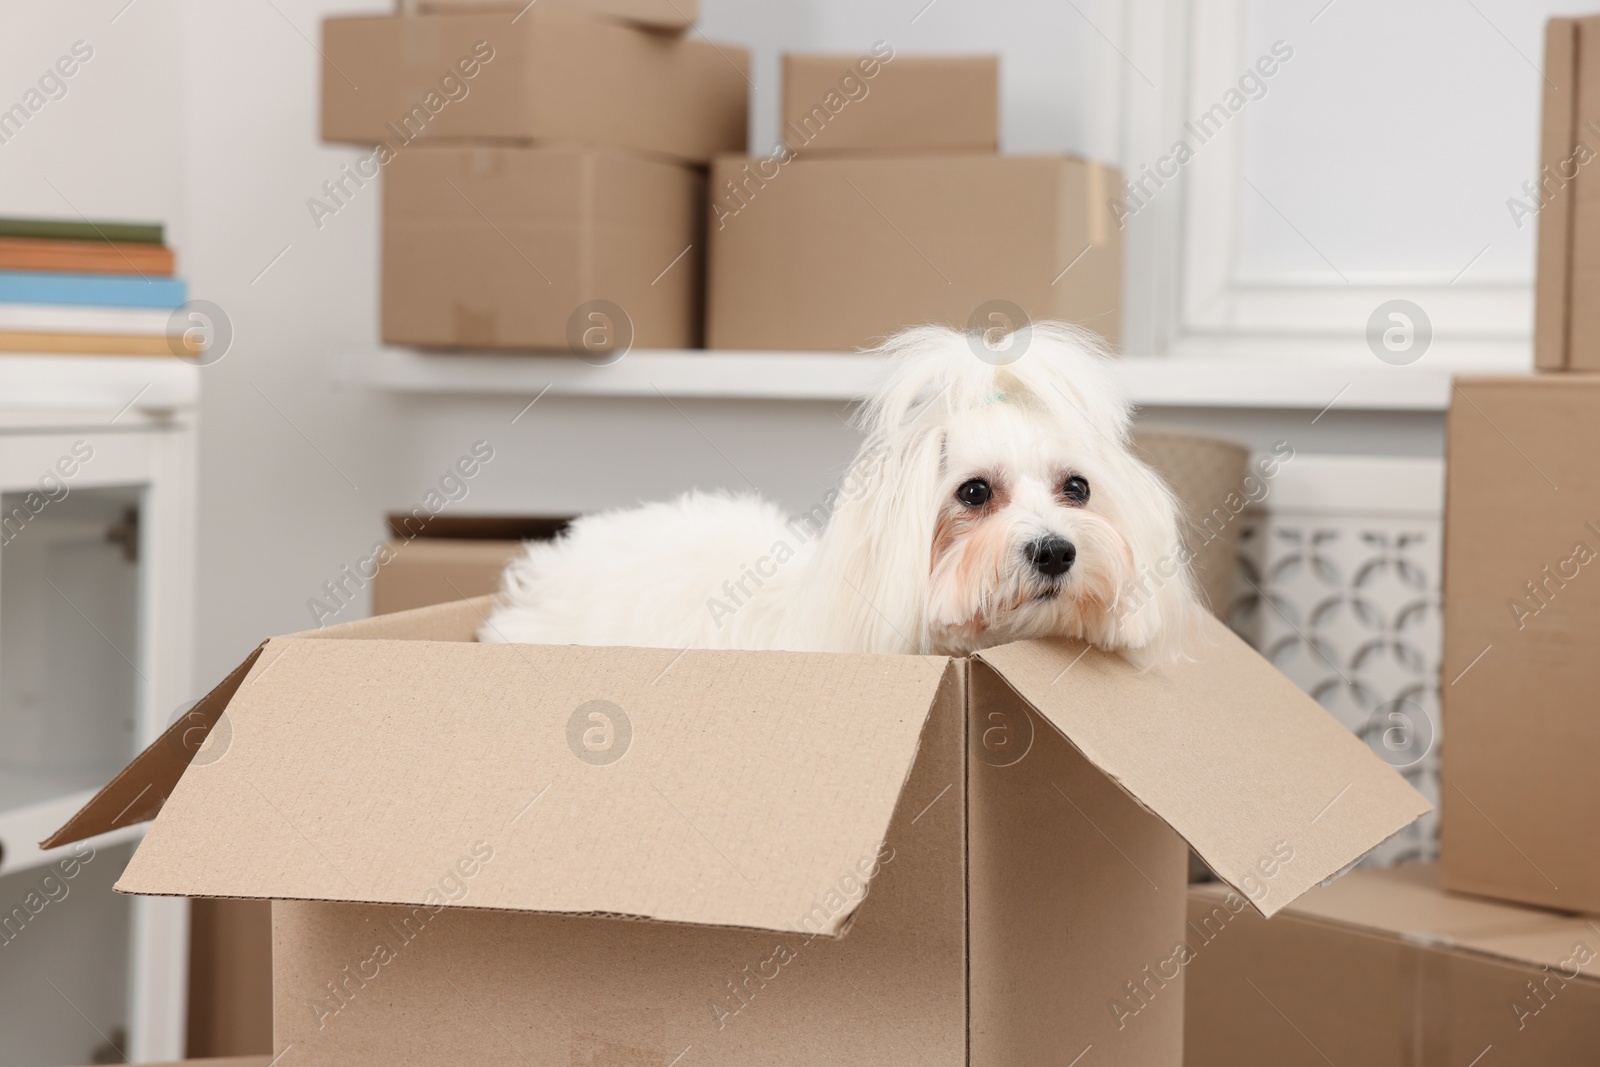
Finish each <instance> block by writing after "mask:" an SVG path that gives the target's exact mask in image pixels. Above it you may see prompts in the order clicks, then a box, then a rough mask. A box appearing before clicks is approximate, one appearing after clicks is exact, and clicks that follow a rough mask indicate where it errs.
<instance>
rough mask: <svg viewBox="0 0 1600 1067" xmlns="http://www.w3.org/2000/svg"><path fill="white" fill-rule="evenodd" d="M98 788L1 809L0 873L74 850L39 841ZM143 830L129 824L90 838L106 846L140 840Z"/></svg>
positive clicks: (44, 862) (43, 862)
mask: <svg viewBox="0 0 1600 1067" xmlns="http://www.w3.org/2000/svg"><path fill="white" fill-rule="evenodd" d="M96 792H98V789H86V790H82V791H80V792H75V793H68V794H66V795H65V796H59V797H54V798H52V799H50V800H43V801H40V802H39V803H37V804H30V805H28V806H26V807H20V808H12V809H10V810H7V811H0V846H3V847H4V849H5V854H4V856H0V875H5V874H16V873H17V872H18V871H28V870H33V869H34V868H37V867H43V866H46V865H47V864H50V863H54V862H55V861H56V860H57V859H60V858H61V857H63V856H65V855H67V854H68V853H69V852H71V851H72V847H73V846H71V845H63V846H62V847H60V848H56V849H50V850H49V851H45V850H43V849H41V848H40V847H39V842H40V841H43V840H44V839H45V838H47V837H49V836H50V835H51V834H53V833H55V832H56V830H58V829H60V828H61V826H62V825H63V824H65V823H66V821H67V820H68V819H70V818H72V816H73V815H75V814H76V813H77V811H78V809H79V808H81V807H83V806H84V805H85V804H87V803H89V801H90V800H92V799H94V795H95V793H96ZM143 833H144V827H142V826H125V827H123V828H122V829H120V830H112V831H111V832H110V833H108V834H102V835H100V836H99V837H94V838H90V841H91V842H92V843H93V844H94V846H95V847H96V848H104V847H108V846H110V845H119V844H122V843H123V842H124V841H133V840H136V839H137V838H138V837H139V836H140V835H141V834H143Z"/></svg>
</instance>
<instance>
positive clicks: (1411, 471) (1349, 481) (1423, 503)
mask: <svg viewBox="0 0 1600 1067" xmlns="http://www.w3.org/2000/svg"><path fill="white" fill-rule="evenodd" d="M1256 458H1263V457H1256ZM1258 469H1259V468H1258ZM1352 501H1360V505H1359V506H1358V507H1352V505H1351V502H1352ZM1265 507H1266V509H1267V510H1268V511H1269V512H1273V513H1294V514H1313V515H1338V516H1341V517H1345V518H1351V517H1356V516H1361V517H1378V516H1383V517H1386V518H1427V519H1433V520H1435V521H1438V520H1439V519H1440V517H1441V516H1442V515H1443V514H1444V460H1442V459H1401V458H1397V457H1389V456H1338V455H1297V456H1295V457H1294V458H1293V459H1291V460H1289V461H1288V462H1286V463H1283V464H1281V465H1280V466H1279V467H1278V475H1277V477H1276V478H1274V479H1273V481H1272V491H1271V493H1270V494H1269V497H1268V498H1267V501H1266V504H1265Z"/></svg>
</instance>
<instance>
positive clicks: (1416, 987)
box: [1125, 865, 1600, 1067]
mask: <svg viewBox="0 0 1600 1067" xmlns="http://www.w3.org/2000/svg"><path fill="white" fill-rule="evenodd" d="M1183 938H1184V939H1183V946H1184V949H1185V952H1184V953H1183V954H1182V959H1183V964H1182V967H1183V971H1184V972H1185V974H1186V977H1187V982H1188V998H1187V1000H1186V1002H1185V1006H1184V1018H1185V1022H1184V1063H1185V1064H1186V1065H1187V1067H1238V1065H1239V1064H1272V1065H1273V1067H1327V1064H1330V1063H1335V1064H1360V1065H1361V1067H1435V1065H1437V1067H1446V1065H1451V1067H1468V1065H1471V1064H1476V1065H1478V1067H1487V1065H1489V1064H1495V1063H1504V1064H1538V1065H1540V1067H1563V1065H1571V1067H1587V1065H1590V1064H1593V1063H1594V1062H1595V1061H1596V1056H1597V1052H1596V1050H1597V1049H1600V931H1597V929H1596V927H1595V925H1594V924H1593V923H1592V922H1590V921H1587V920H1585V919H1583V918H1578V917H1573V916H1568V915H1560V914H1556V913H1554V912H1548V911H1541V910H1537V909H1534V908H1523V907H1517V906H1515V905H1510V904H1502V903H1498V902H1494V901H1487V900H1479V899H1475V898H1472V897H1462V896H1453V895H1451V894H1449V893H1445V892H1443V891H1441V890H1440V889H1439V886H1438V872H1437V871H1436V870H1435V869H1434V868H1433V867H1431V866H1428V865H1416V866H1411V867H1402V868H1396V869H1393V870H1376V871H1358V872H1356V873H1354V874H1350V875H1347V876H1346V877H1344V878H1342V879H1340V880H1339V881H1338V882H1336V883H1334V884H1333V885H1331V886H1328V887H1327V888H1322V889H1313V890H1312V891H1311V892H1309V893H1307V894H1306V895H1305V896H1303V897H1301V898H1300V899H1299V900H1297V901H1295V902H1294V903H1292V904H1290V905H1289V906H1288V907H1287V908H1285V909H1284V910H1283V911H1282V912H1280V913H1279V914H1278V915H1277V916H1276V917H1274V918H1273V919H1272V920H1271V921H1267V920H1264V919H1262V918H1261V917H1260V916H1258V915H1255V914H1252V913H1251V912H1250V909H1249V908H1248V907H1246V905H1245V902H1244V900H1243V899H1242V898H1241V897H1239V896H1238V895H1237V894H1235V893H1233V892H1232V891H1231V890H1228V889H1227V888H1226V887H1222V886H1216V885H1208V886H1197V887H1195V888H1194V889H1193V890H1192V891H1191V892H1190V895H1189V922H1188V925H1187V927H1186V929H1185V930H1184V935H1183ZM1141 992H1142V993H1143V996H1144V997H1148V996H1149V993H1148V992H1144V991H1141ZM1143 1006H1144V1000H1143V999H1142V998H1141V996H1139V995H1135V996H1132V997H1130V998H1128V1001H1127V1006H1126V1009H1125V1010H1126V1011H1127V1012H1128V1013H1132V1014H1131V1016H1130V1017H1128V1018H1127V1020H1126V1025H1127V1026H1128V1027H1129V1028H1131V1027H1132V1026H1134V1025H1135V1024H1137V1023H1138V1022H1140V1021H1141V1020H1140V1019H1139V1015H1141V1014H1142V1013H1143V1012H1142V1008H1143Z"/></svg>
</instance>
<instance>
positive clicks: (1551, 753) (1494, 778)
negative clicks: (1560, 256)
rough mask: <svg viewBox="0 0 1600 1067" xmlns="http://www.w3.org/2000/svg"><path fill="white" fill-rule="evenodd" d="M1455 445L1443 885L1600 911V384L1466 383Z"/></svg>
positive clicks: (1461, 384) (1450, 491)
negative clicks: (1599, 783)
mask: <svg viewBox="0 0 1600 1067" xmlns="http://www.w3.org/2000/svg"><path fill="white" fill-rule="evenodd" d="M1447 437H1448V441H1447V448H1448V455H1447V471H1446V478H1447V481H1446V492H1445V544H1444V661H1443V665H1442V671H1441V678H1442V679H1443V680H1444V684H1443V686H1442V697H1443V705H1442V707H1443V722H1442V724H1441V734H1442V735H1443V737H1444V738H1445V739H1446V740H1445V743H1444V744H1443V746H1442V747H1441V749H1440V753H1441V759H1442V775H1443V777H1442V785H1441V788H1440V793H1441V796H1442V804H1441V812H1440V815H1441V818H1440V832H1441V839H1440V860H1441V864H1442V867H1441V876H1442V880H1443V884H1444V887H1445V888H1446V889H1453V890H1460V891H1464V892H1470V893H1481V894H1483V895H1485V896H1491V897H1499V898H1502V899H1504V900H1510V901H1520V902H1522V903H1526V904H1536V905H1543V906H1547V907H1554V908H1565V909H1568V910H1573V911H1588V912H1600V847H1596V846H1597V831H1596V829H1595V828H1596V827H1597V826H1600V789H1596V788H1595V784H1594V781H1595V778H1594V776H1595V768H1596V767H1597V766H1600V718H1597V717H1596V715H1595V694H1596V693H1597V692H1600V658H1597V657H1596V656H1595V654H1594V635H1595V633H1596V631H1597V629H1600V573H1596V572H1597V571H1600V567H1597V565H1596V563H1595V562H1594V561H1595V560H1596V558H1597V555H1600V468H1597V467H1596V465H1595V461H1594V460H1595V456H1597V455H1600V375H1594V374H1577V373H1569V374H1562V375H1541V376H1519V377H1503V378H1492V377H1468V378H1459V379H1457V380H1456V387H1455V394H1454V397H1453V400H1452V403H1451V405H1450V414H1449V422H1448V431H1447Z"/></svg>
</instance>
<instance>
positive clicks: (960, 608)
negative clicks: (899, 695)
mask: <svg viewBox="0 0 1600 1067" xmlns="http://www.w3.org/2000/svg"><path fill="white" fill-rule="evenodd" d="M1017 340H1018V342H1020V341H1021V338H1018V339H1017ZM975 344H977V342H975V341H972V340H971V339H970V338H969V337H968V336H967V335H964V334H961V333H957V332H955V331H952V330H948V329H944V328H942V327H923V328H919V329H914V330H909V331H906V332H905V333H902V334H900V335H899V336H897V337H895V338H893V339H892V340H890V341H889V342H888V343H887V344H885V345H884V346H883V347H882V348H881V349H880V350H879V351H881V352H884V353H887V354H888V355H889V356H890V357H891V369H890V372H889V374H888V377H887V379H886V380H885V382H884V384H883V385H882V387H881V388H880V389H878V390H877V392H876V393H875V395H874V396H873V397H872V398H871V400H870V401H869V402H868V403H867V404H866V405H865V407H864V408H863V409H862V412H861V414H860V417H859V421H860V423H861V426H862V428H863V429H864V430H865V441H864V442H863V444H862V447H861V451H860V452H859V453H858V455H857V456H856V459H855V462H854V463H853V464H852V466H851V467H850V469H849V470H848V471H847V472H846V474H845V477H844V479H843V480H842V482H841V484H840V486H839V488H838V489H837V490H835V491H834V492H833V493H831V494H829V495H828V496H827V497H825V498H824V500H823V502H822V503H821V504H820V505H819V506H818V507H816V508H813V509H812V510H811V511H810V512H809V513H807V514H806V515H802V516H799V517H791V516H788V515H785V514H784V513H783V512H782V511H780V510H779V509H778V508H777V507H776V506H774V505H773V504H770V503H767V502H766V501H763V500H760V499H757V498H755V497H751V496H733V495H724V494H715V493H690V494H688V495H686V496H683V497H680V498H678V499H677V500H674V501H671V502H669V503H657V504H647V505H645V506H643V507H638V508H631V509H626V510H619V511H609V512H604V513H599V514H594V515H589V516H585V517H583V518H581V519H578V520H577V521H576V522H574V523H573V525H572V527H571V529H570V530H569V531H568V532H567V533H566V534H565V535H564V536H563V537H561V538H560V539H558V540H556V541H554V542H548V543H539V544H531V545H529V546H528V549H527V552H526V553H525V554H524V555H523V556H521V557H519V558H518V559H516V560H515V561H513V562H512V564H511V565H510V566H509V567H508V568H507V570H506V572H505V576H504V579H503V587H502V596H501V599H500V602H499V604H498V606H497V607H496V609H495V610H494V612H493V614H492V615H491V616H490V618H489V620H488V621H487V623H486V624H485V625H484V626H483V628H482V630H481V631H480V634H479V638H480V640H483V641H491V642H527V643H543V644H596V645H599V644H605V645H642V646H654V647H673V648H744V649H791V650H799V651H837V652H875V653H940V654H960V653H966V652H970V651H974V650H976V649H979V648H984V647H988V646H990V645H995V644H1000V643H1003V642H1007V641H1015V640H1019V639H1023V638H1032V637H1047V636H1056V635H1060V636H1070V637H1078V638H1081V639H1083V640H1086V641H1088V642H1090V643H1092V644H1094V645H1097V646H1099V647H1101V648H1105V649H1109V650H1114V651H1120V652H1123V653H1125V654H1128V655H1129V658H1130V659H1134V660H1135V661H1136V662H1139V663H1140V664H1141V665H1144V666H1150V665H1155V664H1159V663H1162V662H1166V661H1170V660H1172V659H1174V658H1176V657H1178V656H1180V655H1181V653H1182V648H1183V645H1184V638H1185V636H1186V634H1187V632H1188V631H1189V628H1190V626H1191V624H1192V623H1193V621H1194V619H1195V617H1196V614H1197V611H1198V610H1199V609H1198V604H1197V599H1196V595H1195V592H1194V586H1193V583H1192V581H1191V579H1190V576H1189V573H1188V569H1187V567H1186V566H1185V565H1184V562H1183V561H1184V559H1185V558H1186V556H1185V554H1184V553H1183V552H1182V551H1181V549H1180V547H1179V543H1180V535H1179V526H1178V509H1177V507H1176V505H1175V502H1174V500H1173V497H1172V495H1171V493H1170V492H1169V491H1168V489H1167V487H1166V486H1165V484H1164V483H1162V481H1161V480H1160V478H1158V477H1157V476H1156V475H1155V474H1154V473H1153V472H1152V471H1151V470H1150V469H1149V468H1148V467H1146V466H1145V465H1144V464H1143V463H1141V462H1140V461H1139V460H1138V459H1137V458H1136V457H1135V456H1134V455H1133V452H1132V451H1131V449H1130V447H1129V415H1130V411H1129V405H1128V403H1127V401H1126V400H1125V399H1124V398H1123V397H1122V395H1121V394H1120V392H1119V391H1118V390H1117V388H1116V387H1115V385H1114V384H1113V382H1112V380H1111V377H1110V375H1109V373H1108V372H1107V368H1106V366H1105V362H1106V359H1107V356H1106V353H1105V352H1104V350H1103V348H1102V347H1101V345H1100V344H1099V342H1098V341H1097V340H1096V339H1095V338H1094V337H1093V335H1091V334H1089V333H1087V332H1085V331H1083V330H1080V329H1077V328H1075V327H1071V326H1063V325H1041V324H1036V325H1034V326H1033V327H1031V336H1030V337H1029V338H1028V339H1027V343H1026V347H1025V348H1022V351H1023V354H1022V356H1021V357H1020V358H1018V359H1016V360H1015V361H1014V362H1011V363H1009V364H1005V365H995V364H993V363H991V362H989V361H987V360H985V359H981V358H979V356H978V355H977V354H976V352H975V349H974V345H975ZM1021 347H1022V346H1021V344H1020V343H1019V348H1021ZM999 348H1000V350H1003V349H1004V346H999ZM1072 475H1078V476H1079V477H1082V478H1084V479H1087V481H1088V484H1089V498H1088V500H1087V502H1086V503H1081V504H1080V503H1078V502H1075V501H1073V500H1072V499H1071V498H1070V497H1069V496H1068V495H1064V493H1063V485H1064V482H1065V479H1067V478H1068V477H1070V476H1072ZM974 478H982V479H985V480H986V482H987V483H988V484H989V485H990V486H991V488H992V491H993V497H992V499H991V500H990V501H989V503H988V504H987V505H985V506H983V507H980V508H972V507H969V506H967V505H966V504H963V503H962V502H961V501H960V500H958V499H957V496H956V493H957V490H958V489H959V488H960V487H961V486H962V485H963V484H965V483H967V482H969V481H970V480H972V479H974ZM823 522H825V523H826V529H825V530H824V529H822V524H823ZM1045 537H1064V538H1066V539H1067V540H1069V541H1071V542H1072V543H1073V545H1074V546H1075V547H1076V553H1077V554H1076V559H1075V561H1074V562H1073V563H1072V565H1071V568H1070V569H1069V570H1068V571H1067V572H1066V573H1065V574H1064V575H1062V576H1060V577H1058V578H1051V577H1049V576H1046V575H1044V574H1041V573H1040V572H1039V570H1038V569H1037V568H1035V567H1034V565H1033V564H1032V563H1031V562H1030V559H1029V546H1030V545H1032V544H1035V543H1037V542H1038V541H1039V540H1040V539H1041V538H1045Z"/></svg>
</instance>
